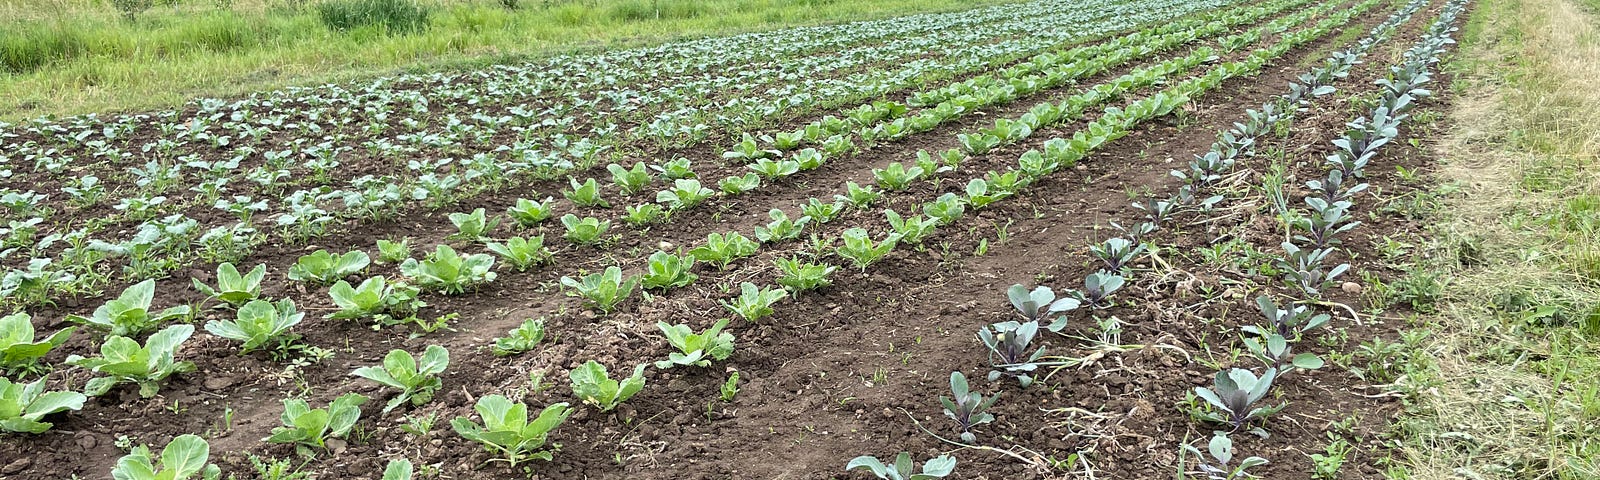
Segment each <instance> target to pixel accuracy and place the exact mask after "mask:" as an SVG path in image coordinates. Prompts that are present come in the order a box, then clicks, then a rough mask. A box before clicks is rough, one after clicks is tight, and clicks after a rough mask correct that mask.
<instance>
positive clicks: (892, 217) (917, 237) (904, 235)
mask: <svg viewBox="0 0 1600 480" xmlns="http://www.w3.org/2000/svg"><path fill="white" fill-rule="evenodd" d="M883 216H884V217H885V218H887V219H888V220H889V227H890V228H893V229H894V233H896V234H899V235H900V241H901V242H905V243H908V244H912V245H917V244H921V243H922V239H923V238H924V237H926V236H928V234H930V233H933V230H934V228H936V227H938V226H939V220H938V219H934V218H923V217H922V215H912V216H911V217H910V218H906V217H901V216H900V213H899V212H896V211H894V210H891V209H884V210H883Z"/></svg>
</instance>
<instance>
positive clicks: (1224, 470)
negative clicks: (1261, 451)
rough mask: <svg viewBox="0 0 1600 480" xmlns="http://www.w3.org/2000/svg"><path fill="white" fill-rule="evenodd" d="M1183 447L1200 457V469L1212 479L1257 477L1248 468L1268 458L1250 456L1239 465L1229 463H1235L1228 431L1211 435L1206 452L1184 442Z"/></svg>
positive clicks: (1265, 462)
mask: <svg viewBox="0 0 1600 480" xmlns="http://www.w3.org/2000/svg"><path fill="white" fill-rule="evenodd" d="M1183 449H1184V451H1187V452H1189V453H1192V454H1194V455H1195V457H1197V458H1198V459H1199V465H1200V471H1202V472H1204V473H1205V474H1206V478H1208V479H1210V480H1236V479H1241V478H1256V476H1255V475H1251V474H1250V472H1248V471H1246V470H1248V469H1250V468H1253V467H1257V466H1260V465H1266V464H1267V459H1264V458H1261V457H1249V458H1245V459H1243V460H1240V461H1239V464H1238V465H1234V466H1230V465H1229V464H1231V463H1233V454H1234V450H1233V439H1230V438H1228V434H1227V433H1226V432H1216V435H1214V436H1212V437H1211V442H1210V443H1209V444H1208V445H1207V446H1206V451H1205V452H1201V451H1200V449H1198V448H1195V447H1194V446H1193V445H1189V444H1184V446H1183ZM1207 453H1209V454H1210V460H1207V456H1206V454H1207Z"/></svg>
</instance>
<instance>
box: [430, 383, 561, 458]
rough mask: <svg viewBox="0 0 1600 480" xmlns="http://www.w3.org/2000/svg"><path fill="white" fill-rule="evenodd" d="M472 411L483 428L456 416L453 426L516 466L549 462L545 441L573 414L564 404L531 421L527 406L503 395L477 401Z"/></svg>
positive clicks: (544, 412)
mask: <svg viewBox="0 0 1600 480" xmlns="http://www.w3.org/2000/svg"><path fill="white" fill-rule="evenodd" d="M473 410H476V411H477V412H478V415H479V416H482V417H483V424H482V425H479V424H478V423H476V422H473V421H472V419H470V418H467V417H456V419H455V420H452V421H451V422H450V427H451V428H454V429H455V431H456V433H458V434H460V435H461V436H462V437H464V438H466V439H467V440H472V441H475V442H478V443H482V444H483V445H484V446H486V447H488V448H489V450H491V451H494V452H497V453H499V454H500V456H502V457H504V458H505V461H506V462H509V463H510V464H511V466H513V467H515V466H516V465H517V462H520V461H523V460H528V459H535V458H536V459H540V460H544V461H547V462H548V461H550V459H551V458H552V457H551V451H550V450H542V448H543V447H544V445H545V441H546V440H547V438H548V436H549V435H550V432H551V431H552V430H555V429H556V427H559V426H561V423H562V422H565V421H567V416H569V415H572V409H570V408H568V406H567V403H566V402H562V403H557V404H554V405H551V406H548V407H545V408H544V410H542V411H540V412H539V416H538V418H535V419H534V420H533V421H532V422H529V421H528V405H527V404H524V403H512V402H511V400H510V399H507V398H506V397H504V396H501V395H488V396H485V397H483V398H480V399H478V403H477V405H475V406H473Z"/></svg>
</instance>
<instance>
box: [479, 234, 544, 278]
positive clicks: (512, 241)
mask: <svg viewBox="0 0 1600 480" xmlns="http://www.w3.org/2000/svg"><path fill="white" fill-rule="evenodd" d="M484 248H487V249H489V251H491V252H494V253H495V254H496V255H499V256H500V258H504V259H505V260H506V263H508V264H510V265H511V267H512V268H515V269H517V271H519V272H521V271H526V270H527V269H529V268H532V267H533V266H535V265H540V264H545V263H550V262H551V260H552V259H553V258H554V257H555V252H551V251H550V249H549V248H547V247H545V246H544V235H535V236H532V237H527V238H523V237H511V238H507V239H506V242H505V243H500V242H489V243H488V244H487V245H484Z"/></svg>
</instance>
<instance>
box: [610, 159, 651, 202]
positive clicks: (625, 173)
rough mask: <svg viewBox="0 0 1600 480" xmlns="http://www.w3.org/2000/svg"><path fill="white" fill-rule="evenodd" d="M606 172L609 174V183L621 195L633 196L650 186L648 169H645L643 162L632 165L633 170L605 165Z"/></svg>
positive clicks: (614, 165) (620, 166) (615, 165)
mask: <svg viewBox="0 0 1600 480" xmlns="http://www.w3.org/2000/svg"><path fill="white" fill-rule="evenodd" d="M606 171H609V172H611V181H612V183H616V184H617V187H618V188H620V189H622V194H623V195H633V194H635V193H639V192H640V191H643V190H644V188H645V187H647V186H649V185H650V169H648V168H645V165H644V162H638V163H635V164H633V168H624V167H623V166H622V165H617V164H615V163H613V164H610V165H606Z"/></svg>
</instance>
